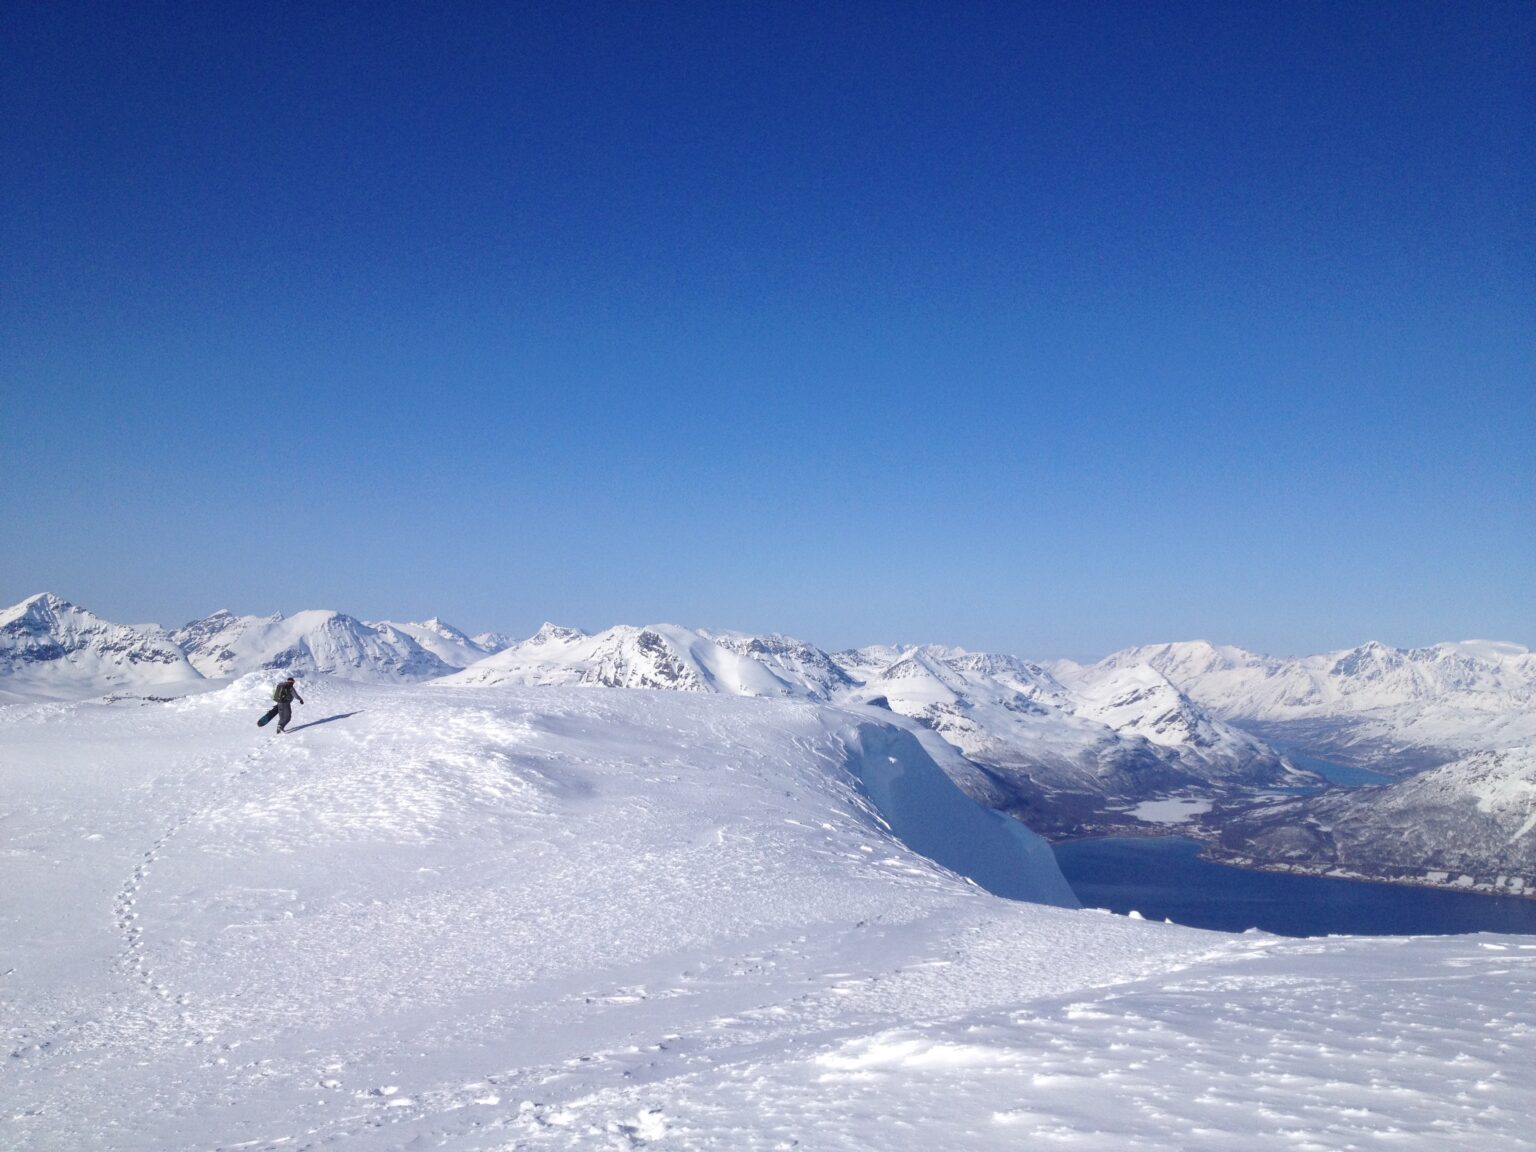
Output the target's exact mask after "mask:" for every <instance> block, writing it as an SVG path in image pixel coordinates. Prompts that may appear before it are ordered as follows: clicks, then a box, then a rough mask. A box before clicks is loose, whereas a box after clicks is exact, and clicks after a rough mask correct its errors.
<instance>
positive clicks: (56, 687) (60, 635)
mask: <svg viewBox="0 0 1536 1152" xmlns="http://www.w3.org/2000/svg"><path fill="white" fill-rule="evenodd" d="M199 679H201V676H200V675H199V673H198V671H197V669H195V668H194V667H193V666H192V665H191V664H190V663H189V662H188V661H187V657H186V654H185V653H184V652H182V650H181V649H180V648H179V647H178V646H177V645H176V643H175V642H174V641H173V640H172V639H171V638H169V637H167V636H165V635H164V634H163V633H155V632H149V631H145V630H143V629H138V628H130V627H128V626H126V625H123V624H113V623H111V622H109V621H106V620H103V619H102V618H101V617H99V616H97V615H95V614H94V613H91V612H88V611H86V610H85V609H84V608H80V607H77V606H76V605H74V604H71V603H70V602H69V601H68V600H64V599H62V598H61V597H58V596H55V595H53V594H52V593H49V592H44V593H39V594H38V595H36V596H29V597H28V598H27V599H25V600H23V601H22V602H21V603H20V604H17V605H14V606H13V607H11V608H6V609H4V610H0V691H4V690H6V689H9V690H10V691H11V694H12V695H15V694H24V695H36V696H45V697H60V698H65V699H69V698H73V697H78V696H81V695H99V694H101V693H104V692H110V691H114V690H121V689H130V690H131V689H148V688H155V687H162V688H163V687H168V686H170V685H175V684H184V683H186V682H188V681H196V680H199Z"/></svg>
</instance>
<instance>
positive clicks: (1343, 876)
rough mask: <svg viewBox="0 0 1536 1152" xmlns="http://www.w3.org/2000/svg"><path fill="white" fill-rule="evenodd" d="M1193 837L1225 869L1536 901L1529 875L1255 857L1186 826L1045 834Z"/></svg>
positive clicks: (1074, 838) (1065, 839)
mask: <svg viewBox="0 0 1536 1152" xmlns="http://www.w3.org/2000/svg"><path fill="white" fill-rule="evenodd" d="M1174 838H1178V839H1184V840H1192V841H1194V842H1195V843H1197V844H1199V845H1200V859H1202V860H1204V861H1206V862H1207V863H1209V864H1219V865H1221V866H1222V867H1223V868H1233V869H1236V870H1237V871H1240V872H1274V873H1280V874H1286V875H1291V876H1315V877H1318V878H1320V879H1323V880H1355V881H1359V882H1360V883H1363V884H1392V885H1396V886H1398V887H1404V888H1427V889H1429V890H1430V891H1433V892H1462V893H1465V894H1467V895H1469V896H1492V897H1503V898H1507V899H1512V900H1536V883H1533V882H1532V878H1530V877H1501V879H1516V880H1523V881H1525V883H1524V885H1523V886H1522V887H1521V888H1510V887H1508V886H1507V885H1506V886H1503V887H1500V886H1499V885H1498V882H1497V880H1477V879H1475V878H1473V879H1471V880H1470V882H1469V883H1460V882H1458V881H1459V879H1460V876H1470V874H1469V873H1460V874H1457V873H1452V872H1451V871H1450V870H1449V869H1440V868H1428V869H1425V871H1426V872H1443V873H1445V875H1447V876H1453V875H1454V876H1456V877H1457V879H1455V880H1450V879H1448V880H1445V881H1436V880H1433V879H1430V878H1429V877H1427V876H1387V875H1381V874H1377V873H1368V872H1357V871H1354V870H1352V869H1349V868H1346V867H1344V866H1342V865H1338V864H1323V863H1308V862H1305V861H1279V860H1275V861H1268V860H1261V859H1258V858H1256V857H1253V856H1244V855H1243V854H1241V853H1238V852H1229V851H1227V850H1225V849H1223V848H1221V846H1220V845H1219V844H1218V843H1217V841H1216V839H1215V837H1214V836H1212V835H1211V834H1209V833H1208V832H1206V831H1205V830H1204V829H1200V828H1197V827H1189V826H1185V825H1172V824H1158V825H1147V826H1146V827H1145V828H1119V827H1116V828H1113V829H1110V830H1106V831H1097V830H1096V831H1093V832H1085V833H1080V834H1072V835H1066V836H1046V837H1045V839H1046V841H1047V842H1048V843H1050V844H1051V846H1052V847H1054V846H1055V845H1057V844H1078V843H1082V842H1083V841H1085V840H1110V839H1125V840H1164V839H1174Z"/></svg>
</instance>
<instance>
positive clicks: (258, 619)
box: [171, 610, 454, 682]
mask: <svg viewBox="0 0 1536 1152" xmlns="http://www.w3.org/2000/svg"><path fill="white" fill-rule="evenodd" d="M171 636H172V638H173V639H174V640H175V641H176V642H177V643H178V644H180V645H181V646H182V648H183V649H185V650H186V653H187V656H188V658H189V659H190V660H191V661H192V663H193V665H195V666H196V667H197V669H198V670H199V671H200V672H202V673H203V675H205V676H210V677H227V676H242V675H245V674H246V673H248V672H254V671H257V670H258V669H264V668H266V669H278V670H281V671H284V672H293V673H297V674H300V675H306V676H313V675H317V674H327V675H335V676H342V677H345V678H347V679H350V680H363V681H375V682H383V681H414V680H428V679H432V678H434V677H437V676H444V675H447V674H448V673H450V672H452V671H453V670H454V666H453V665H450V664H447V663H445V662H444V661H443V660H442V659H441V658H440V657H439V656H437V655H436V654H434V653H433V652H432V651H429V650H428V649H427V648H426V647H423V645H422V644H421V643H419V642H418V641H417V640H416V639H415V638H414V637H413V636H411V635H409V634H408V633H407V632H404V631H402V630H400V629H399V628H396V627H395V626H394V625H391V624H378V625H369V624H364V623H363V622H362V621H361V620H354V619H353V618H352V617H350V616H344V615H342V614H341V613H340V612H329V611H324V610H315V611H309V612H295V613H294V614H293V615H292V616H284V615H283V614H282V613H280V612H279V613H277V614H276V615H273V616H236V615H234V614H233V613H230V612H227V611H220V612H215V613H214V614H213V615H212V616H208V617H205V618H204V619H202V620H194V621H193V622H192V623H190V624H187V625H185V626H184V627H182V628H178V629H177V630H176V631H175V632H173V633H172V634H171Z"/></svg>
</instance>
